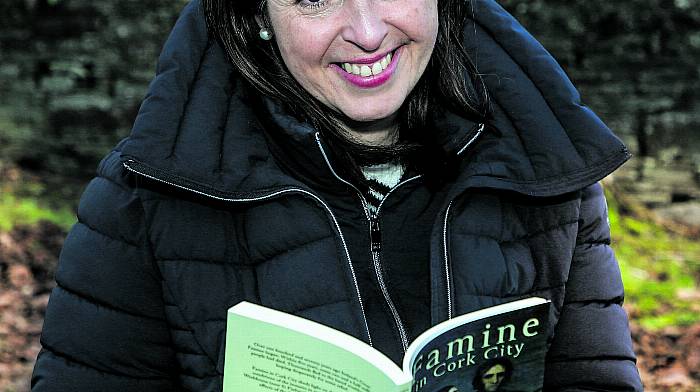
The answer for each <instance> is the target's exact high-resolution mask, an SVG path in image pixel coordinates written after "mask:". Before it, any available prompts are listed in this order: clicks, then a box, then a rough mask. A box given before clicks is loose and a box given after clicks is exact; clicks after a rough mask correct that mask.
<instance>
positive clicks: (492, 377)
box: [481, 365, 506, 392]
mask: <svg viewBox="0 0 700 392" xmlns="http://www.w3.org/2000/svg"><path fill="white" fill-rule="evenodd" d="M505 377H506V368H505V367H504V366H503V365H495V366H493V367H491V368H490V369H489V370H487V371H486V373H484V375H483V376H481V382H482V383H483V384H484V391H486V392H495V391H497V390H498V387H499V386H500V385H501V383H502V382H503V379H504V378H505Z"/></svg>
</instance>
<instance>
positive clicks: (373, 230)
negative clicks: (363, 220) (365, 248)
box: [369, 218, 382, 252]
mask: <svg viewBox="0 0 700 392" xmlns="http://www.w3.org/2000/svg"><path fill="white" fill-rule="evenodd" d="M369 238H370V242H371V245H372V252H379V250H380V249H381V248H382V233H381V231H380V230H379V219H375V218H373V219H372V220H370V222H369Z"/></svg>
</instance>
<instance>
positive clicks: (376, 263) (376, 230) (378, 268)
mask: <svg viewBox="0 0 700 392" xmlns="http://www.w3.org/2000/svg"><path fill="white" fill-rule="evenodd" d="M316 143H317V144H318V148H319V149H320V150H321V154H322V155H323V159H324V160H325V161H326V164H327V165H328V168H329V169H330V170H331V172H332V173H333V175H334V176H335V177H336V178H337V179H338V180H340V181H341V182H342V183H344V184H346V185H348V186H350V187H351V188H352V189H354V190H355V192H356V193H357V195H358V197H359V198H360V201H361V202H362V209H363V210H364V211H365V217H366V218H367V222H368V223H369V233H370V253H371V255H372V266H373V267H374V273H375V275H376V277H377V282H378V283H379V289H380V291H381V292H382V296H383V297H384V301H385V302H386V304H387V306H388V307H389V311H390V312H391V315H392V317H393V318H394V324H395V325H396V329H397V331H398V333H399V338H400V340H401V348H402V349H403V351H404V352H405V351H406V349H407V348H408V343H409V342H408V334H407V333H406V328H405V327H404V324H403V322H402V321H401V316H400V315H399V312H398V310H397V309H396V305H395V304H394V301H393V300H392V299H391V295H390V294H389V289H388V287H387V286H386V282H385V281H384V273H383V272H382V264H381V255H380V252H381V248H382V234H381V227H380V224H379V212H380V210H381V208H382V205H384V201H385V200H386V199H387V198H388V197H389V195H390V194H391V193H392V192H393V191H394V190H396V189H397V188H399V187H400V186H402V185H404V184H406V183H408V182H411V181H414V180H416V179H418V178H420V177H422V176H420V175H417V176H414V177H411V178H408V179H406V180H404V181H402V182H400V183H398V184H396V185H395V186H394V187H393V188H391V189H390V190H389V192H387V194H386V195H385V196H384V199H382V201H381V202H380V203H379V206H377V212H376V213H375V214H372V213H370V211H369V208H368V207H367V199H366V198H365V197H364V195H363V194H362V192H360V190H359V189H357V187H356V186H355V185H353V184H351V183H350V182H348V181H346V180H344V179H343V178H342V177H340V176H339V175H338V174H337V173H336V172H335V170H333V166H332V165H331V162H330V160H329V159H328V155H326V151H325V150H324V148H323V144H321V138H320V135H319V133H318V132H316Z"/></svg>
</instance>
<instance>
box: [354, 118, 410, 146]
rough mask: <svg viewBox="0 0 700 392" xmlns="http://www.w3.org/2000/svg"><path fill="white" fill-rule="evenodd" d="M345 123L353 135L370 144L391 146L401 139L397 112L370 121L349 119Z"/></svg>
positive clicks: (361, 141) (358, 139)
mask: <svg viewBox="0 0 700 392" xmlns="http://www.w3.org/2000/svg"><path fill="white" fill-rule="evenodd" d="M345 124H346V125H347V128H348V129H347V130H348V133H349V134H350V135H351V136H353V137H354V138H355V139H356V140H357V141H358V142H360V143H362V144H366V145H369V146H377V147H381V146H391V145H392V144H395V143H396V142H397V141H398V139H399V126H398V124H397V121H396V115H395V114H394V115H392V116H389V117H387V118H383V119H380V120H376V121H370V122H362V121H353V120H347V121H346V122H345Z"/></svg>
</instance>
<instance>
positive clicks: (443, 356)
mask: <svg viewBox="0 0 700 392" xmlns="http://www.w3.org/2000/svg"><path fill="white" fill-rule="evenodd" d="M539 326H540V321H539V320H538V319H537V318H530V319H528V320H527V321H525V322H524V323H523V324H522V325H521V326H520V328H518V327H516V325H514V324H506V325H502V326H499V327H497V328H494V329H493V330H492V328H491V324H486V325H485V326H484V329H483V331H481V333H480V334H479V333H477V334H476V336H477V338H475V337H474V334H468V335H464V336H461V337H457V338H455V339H453V340H450V341H449V342H447V344H445V345H444V346H442V347H438V348H435V349H433V350H431V351H430V352H429V353H428V354H427V358H425V359H424V355H423V354H421V355H419V356H418V357H417V358H416V359H415V361H414V363H413V375H414V376H415V375H416V373H417V372H418V371H419V370H420V369H422V368H423V366H424V364H425V369H426V370H430V371H432V373H433V376H434V377H441V376H443V375H444V374H445V373H447V372H452V371H454V370H456V369H461V368H462V367H465V366H475V365H476V364H477V363H478V362H477V361H478V360H489V359H494V358H498V357H511V358H517V357H518V356H520V353H521V352H522V351H523V349H524V347H525V341H524V340H526V338H531V337H534V336H537V334H538V333H539V331H538V327H539ZM518 331H519V332H520V333H519V334H518ZM492 332H495V333H494V334H493V335H497V337H498V338H497V339H496V337H495V336H493V335H492ZM465 346H466V350H465ZM477 348H479V349H480V350H478V351H479V352H478V353H475V351H477Z"/></svg>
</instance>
